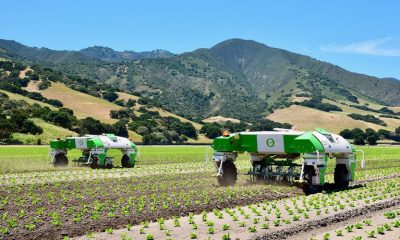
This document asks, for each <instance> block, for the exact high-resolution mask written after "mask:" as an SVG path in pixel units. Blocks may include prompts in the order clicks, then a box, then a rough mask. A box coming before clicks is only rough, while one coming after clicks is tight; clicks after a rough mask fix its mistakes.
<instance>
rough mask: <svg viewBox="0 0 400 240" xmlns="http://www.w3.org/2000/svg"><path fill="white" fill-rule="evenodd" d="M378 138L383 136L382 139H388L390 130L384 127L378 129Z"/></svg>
mask: <svg viewBox="0 0 400 240" xmlns="http://www.w3.org/2000/svg"><path fill="white" fill-rule="evenodd" d="M377 134H378V136H379V138H383V139H390V135H391V134H390V131H388V130H386V129H379V130H378V132H377Z"/></svg>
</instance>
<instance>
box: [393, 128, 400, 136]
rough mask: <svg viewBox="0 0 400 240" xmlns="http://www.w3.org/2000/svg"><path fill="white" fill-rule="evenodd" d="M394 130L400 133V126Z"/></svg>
mask: <svg viewBox="0 0 400 240" xmlns="http://www.w3.org/2000/svg"><path fill="white" fill-rule="evenodd" d="M394 132H395V133H396V134H398V135H400V127H398V128H396V129H395V130H394Z"/></svg>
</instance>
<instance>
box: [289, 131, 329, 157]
mask: <svg viewBox="0 0 400 240" xmlns="http://www.w3.org/2000/svg"><path fill="white" fill-rule="evenodd" d="M284 143H285V152H290V153H312V152H315V151H316V150H318V151H319V152H320V153H323V152H324V151H325V150H324V147H323V146H322V144H321V142H320V141H319V140H318V139H317V138H316V137H315V136H314V135H313V134H312V132H307V133H304V134H302V135H300V136H298V137H296V138H294V139H293V138H291V136H290V135H285V136H284Z"/></svg>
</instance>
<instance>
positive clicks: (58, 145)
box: [50, 138, 75, 149]
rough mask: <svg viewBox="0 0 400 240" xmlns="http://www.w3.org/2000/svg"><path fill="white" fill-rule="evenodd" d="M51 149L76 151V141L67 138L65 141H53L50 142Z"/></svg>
mask: <svg viewBox="0 0 400 240" xmlns="http://www.w3.org/2000/svg"><path fill="white" fill-rule="evenodd" d="M50 147H51V148H53V149H74V148H75V139H74V138H66V139H65V140H52V141H50Z"/></svg>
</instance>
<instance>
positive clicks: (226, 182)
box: [218, 161, 237, 187]
mask: <svg viewBox="0 0 400 240" xmlns="http://www.w3.org/2000/svg"><path fill="white" fill-rule="evenodd" d="M236 180H237V168H236V166H235V164H234V163H233V162H232V161H225V162H224V163H223V164H222V176H220V177H218V183H219V185H220V186H223V187H226V186H233V185H235V184H236Z"/></svg>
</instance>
